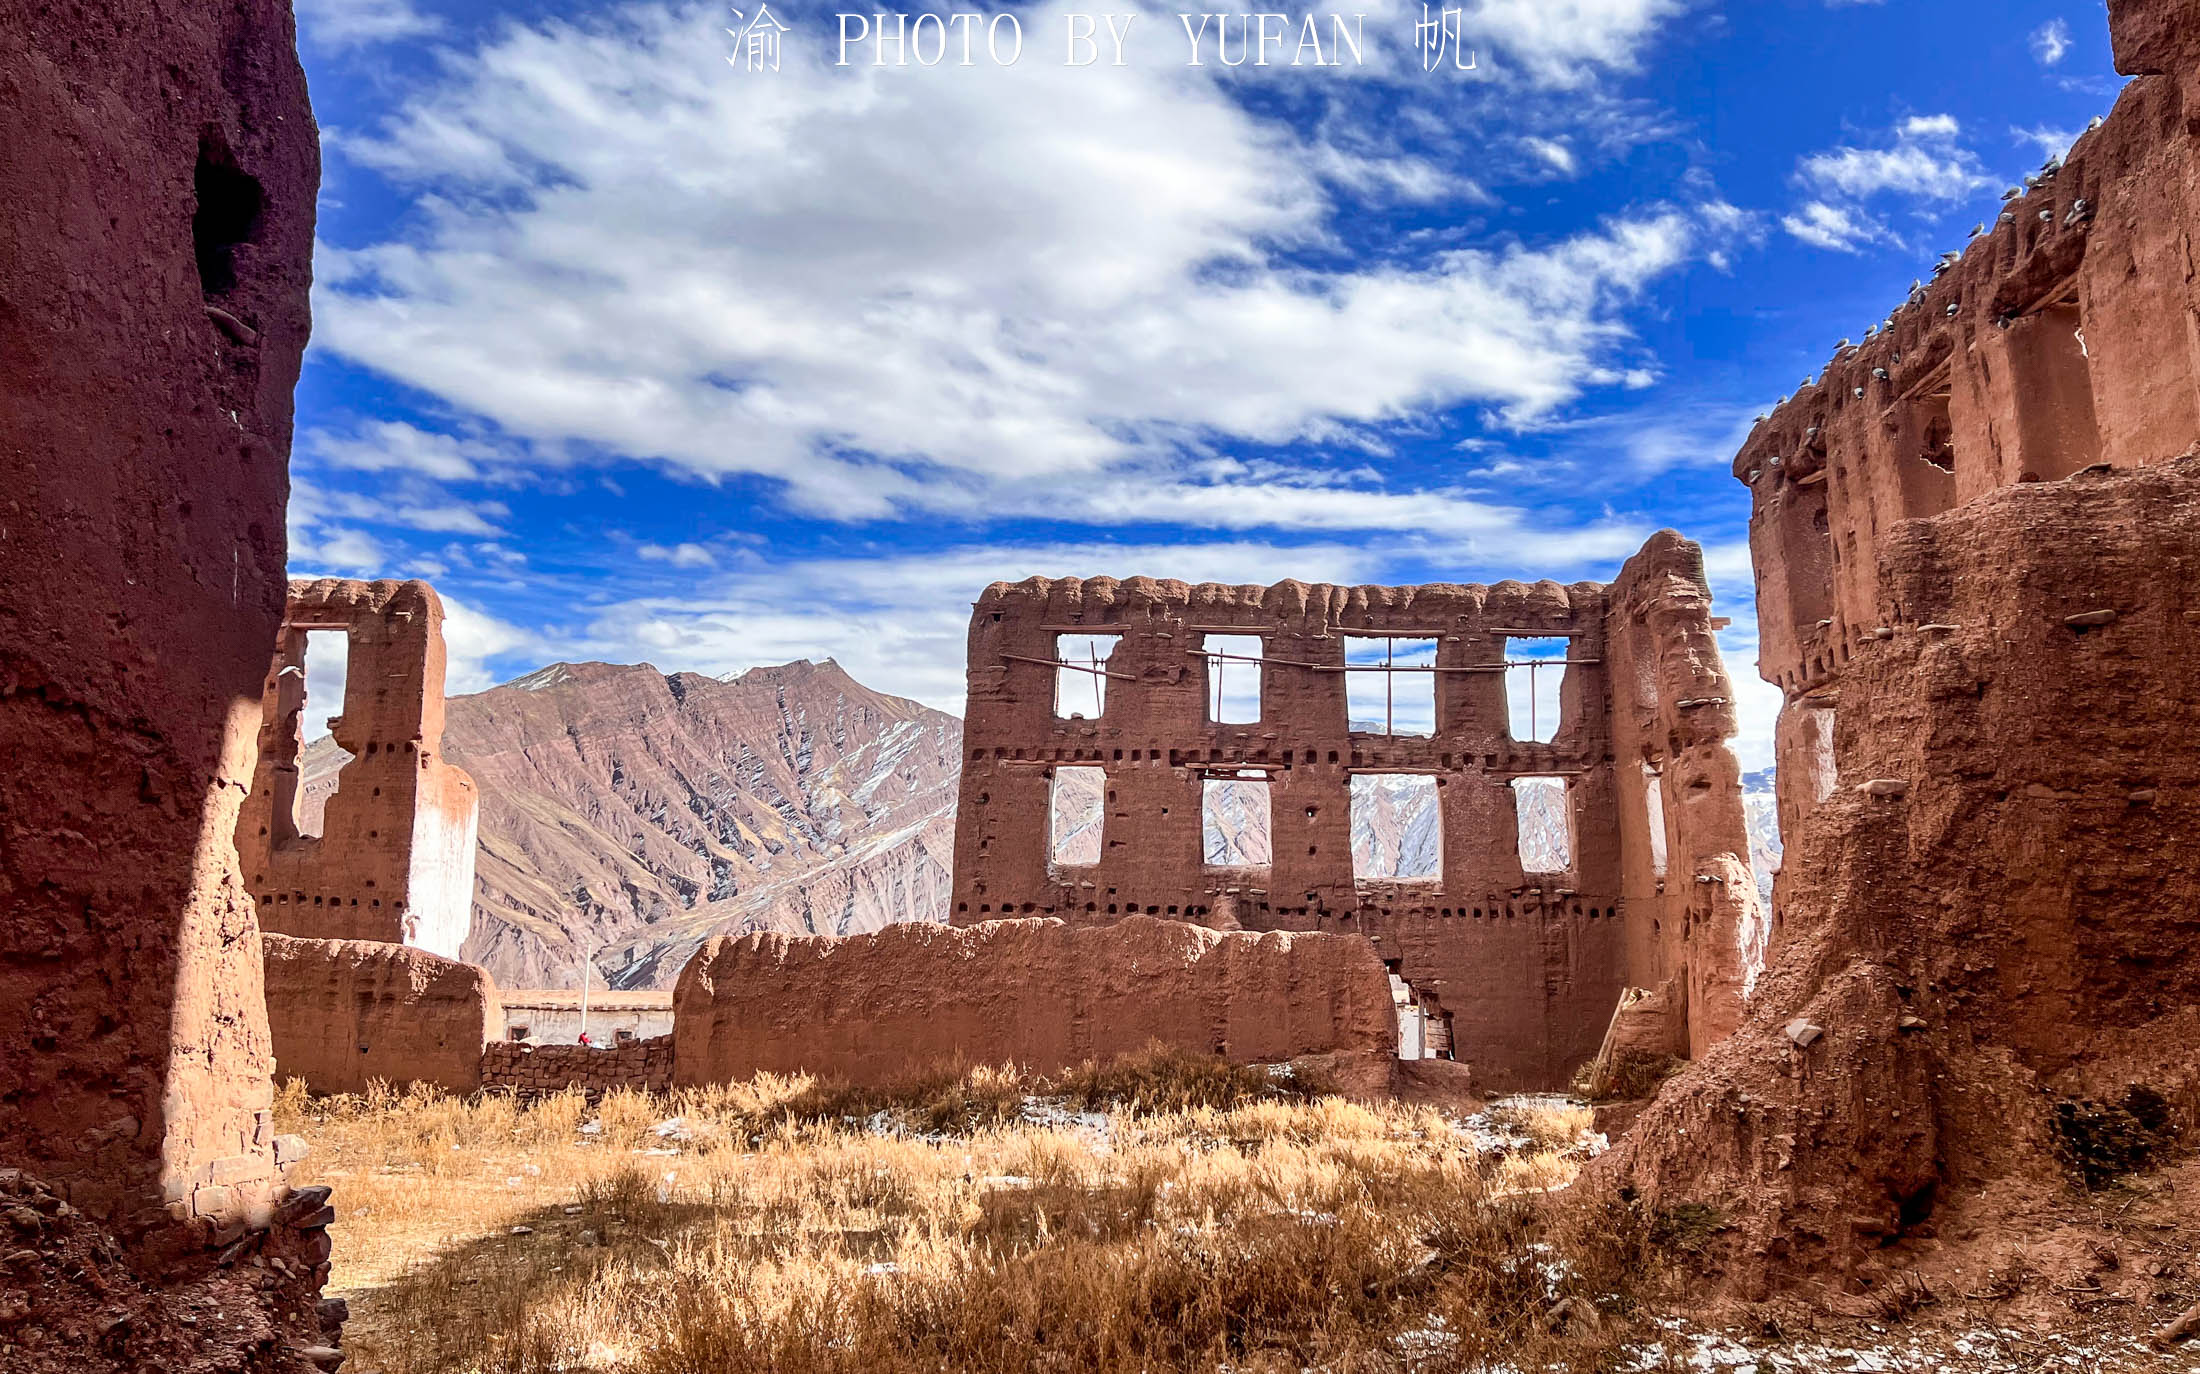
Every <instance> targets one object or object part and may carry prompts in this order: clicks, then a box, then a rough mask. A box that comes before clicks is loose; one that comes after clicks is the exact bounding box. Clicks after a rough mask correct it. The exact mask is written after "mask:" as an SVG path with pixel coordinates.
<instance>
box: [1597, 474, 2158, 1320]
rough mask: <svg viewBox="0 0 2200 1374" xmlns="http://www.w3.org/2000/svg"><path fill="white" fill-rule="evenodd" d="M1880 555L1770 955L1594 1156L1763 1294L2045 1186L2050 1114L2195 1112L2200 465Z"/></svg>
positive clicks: (2024, 503)
mask: <svg viewBox="0 0 2200 1374" xmlns="http://www.w3.org/2000/svg"><path fill="white" fill-rule="evenodd" d="M1880 572H1881V579H1882V587H1881V591H1880V601H1879V604H1878V606H1877V608H1876V613H1875V618H1876V620H1877V621H1878V622H1879V623H1880V624H1882V625H1884V626H1885V627H1886V629H1887V631H1888V633H1887V635H1886V636H1885V637H1884V638H1880V637H1874V638H1872V639H1871V640H1870V641H1868V642H1867V643H1864V644H1861V645H1859V646H1858V650H1857V652H1856V654H1855V655H1854V656H1853V657H1852V659H1851V661H1850V663H1849V665H1848V669H1847V671H1848V675H1849V681H1848V684H1847V686H1846V687H1845V689H1844V698H1843V709H1842V713H1841V718H1840V721H1839V723H1838V727H1837V735H1836V741H1835V748H1836V752H1837V754H1838V757H1839V761H1840V765H1841V769H1842V773H1843V776H1844V782H1843V784H1842V786H1841V787H1840V789H1839V790H1838V791H1836V792H1835V793H1833V794H1832V795H1830V796H1829V797H1827V798H1826V799H1825V800H1824V801H1823V802H1821V803H1819V805H1818V807H1817V808H1816V810H1815V811H1814V812H1813V814H1812V816H1811V818H1810V820H1809V822H1808V823H1807V824H1806V825H1805V826H1804V827H1803V830H1802V833H1801V834H1800V835H1799V836H1797V837H1795V839H1794V841H1793V843H1791V846H1790V849H1789V856H1790V857H1789V861H1788V863H1789V867H1788V873H1789V884H1788V886H1787V888H1786V889H1785V891H1786V897H1785V900H1786V901H1787V902H1788V903H1789V906H1788V909H1787V912H1786V921H1785V929H1784V934H1783V940H1782V946H1781V949H1780V951H1779V957H1778V959H1777V961H1776V962H1775V964H1774V965H1773V966H1772V967H1771V968H1770V969H1769V970H1768V972H1767V973H1766V975H1765V979H1764V982H1763V985H1762V986H1761V987H1760V989H1759V991H1758V994H1757V996H1756V998H1755V1000H1754V1002H1753V1003H1752V1008H1751V1013H1750V1016H1749V1018H1748V1020H1747V1022H1746V1023H1745V1025H1744V1026H1743V1028H1742V1030H1741V1031H1740V1032H1738V1033H1737V1034H1736V1035H1735V1036H1734V1037H1732V1038H1731V1039H1730V1040H1729V1041H1727V1042H1726V1043H1725V1044H1723V1045H1721V1046H1720V1047H1718V1048H1717V1049H1715V1050H1714V1051H1713V1052H1712V1053H1711V1054H1710V1055H1709V1056H1708V1057H1707V1058H1706V1059H1705V1060H1704V1062H1702V1063H1700V1064H1698V1065H1696V1066H1695V1067H1694V1068H1693V1069H1692V1070H1691V1071H1690V1072H1689V1073H1688V1074H1687V1075H1686V1076H1684V1077H1683V1078H1681V1079H1678V1080H1676V1081H1674V1082H1673V1083H1671V1084H1669V1085H1668V1086H1667V1088H1666V1089H1665V1091H1664V1092H1663V1093H1662V1094H1661V1095H1660V1097H1659V1098H1658V1100H1657V1101H1656V1102H1655V1103H1654V1104H1653V1105H1652V1107H1651V1108H1650V1109H1649V1111H1648V1112H1647V1113H1646V1114H1645V1115H1644V1116H1643V1117H1642V1118H1641V1119H1640V1120H1639V1121H1638V1122H1637V1124H1636V1125H1635V1126H1634V1128H1633V1129H1632V1130H1631V1131H1630V1133H1629V1135H1628V1136H1627V1138H1626V1140H1625V1141H1624V1142H1623V1143H1622V1145H1621V1146H1620V1148H1619V1149H1618V1150H1617V1151H1616V1152H1615V1154H1614V1155H1613V1156H1610V1157H1608V1158H1607V1160H1605V1161H1602V1162H1600V1165H1599V1168H1600V1169H1601V1170H1602V1171H1603V1176H1604V1177H1605V1178H1606V1179H1607V1180H1608V1181H1610V1182H1613V1183H1625V1184H1626V1185H1628V1186H1630V1187H1632V1188H1634V1189H1636V1190H1637V1191H1638V1192H1639V1193H1640V1194H1642V1195H1643V1196H1645V1197H1647V1198H1648V1199H1650V1200H1651V1201H1652V1203H1653V1204H1655V1205H1658V1206H1672V1205H1676V1204H1679V1203H1683V1202H1689V1203H1697V1204H1702V1205H1705V1206H1709V1207H1712V1208H1714V1209H1716V1211H1717V1212H1718V1214H1719V1215H1720V1216H1721V1217H1723V1218H1724V1219H1725V1220H1726V1222H1727V1223H1728V1225H1729V1226H1730V1227H1731V1230H1730V1231H1729V1232H1728V1233H1727V1234H1726V1237H1725V1239H1724V1242H1723V1244H1722V1247H1721V1254H1722V1255H1723V1257H1724V1258H1725V1259H1726V1261H1727V1262H1728V1264H1729V1265H1730V1267H1729V1269H1728V1271H1727V1273H1728V1276H1729V1278H1730V1280H1731V1281H1733V1282H1735V1283H1737V1284H1739V1285H1742V1286H1744V1287H1749V1288H1760V1289H1761V1288H1762V1287H1764V1286H1765V1285H1766V1284H1767V1283H1768V1282H1771V1281H1774V1280H1776V1279H1778V1278H1780V1277H1782V1276H1786V1275H1790V1274H1793V1273H1795V1272H1796V1271H1798V1270H1800V1271H1804V1272H1816V1271H1826V1272H1830V1273H1833V1274H1836V1275H1839V1276H1840V1277H1842V1278H1843V1279H1844V1280H1846V1281H1848V1282H1849V1283H1850V1284H1851V1286H1852V1287H1857V1286H1868V1285H1871V1284H1874V1283H1876V1282H1878V1281H1881V1280H1884V1279H1886V1278H1887V1277H1889V1275H1890V1273H1891V1270H1892V1267H1893V1266H1894V1265H1895V1264H1896V1263H1899V1262H1903V1261H1900V1260H1897V1259H1896V1258H1894V1254H1895V1253H1896V1252H1890V1251H1888V1250H1887V1249H1886V1247H1888V1246H1889V1245H1890V1244H1891V1243H1893V1242H1896V1241H1902V1240H1917V1241H1921V1242H1922V1241H1924V1240H1925V1239H1926V1238H1928V1237H1930V1236H1932V1235H1934V1234H1935V1233H1936V1232H1937V1233H1938V1234H1941V1235H1944V1236H1961V1235H1964V1234H1966V1233H1969V1234H1977V1232H1978V1230H1979V1229H1980V1228H1981V1227H1982V1226H1983V1227H1985V1228H1986V1229H1989V1230H1991V1229H1994V1228H1995V1227H1996V1225H1997V1223H1995V1222H1994V1221H1993V1220H1991V1214H1992V1212H1993V1209H1997V1208H1998V1209H2003V1210H2007V1211H2014V1212H2017V1213H2024V1214H2030V1213H2034V1212H2037V1211H2039V1210H2041V1209H2042V1208H2045V1207H2049V1206H2051V1205H2052V1203H2053V1201H2054V1200H2055V1198H2056V1197H2057V1196H2058V1195H2059V1194H2061V1193H2062V1191H2063V1189H2064V1188H2065V1186H2066V1180H2067V1179H2068V1178H2069V1177H2070V1175H2069V1174H2068V1173H2067V1172H2066V1170H2067V1161H2068V1160H2069V1158H2070V1154H2069V1150H2070V1148H2071V1142H2070V1140H2069V1139H2068V1138H2066V1137H2062V1136H2059V1135H2058V1132H2057V1129H2056V1126H2055V1120H2056V1115H2055V1114H2056V1111H2057V1107H2058V1104H2064V1105H2065V1106H2068V1105H2069V1104H2076V1103H2081V1102H2084V1101H2087V1100H2095V1101H2107V1102H2115V1101H2117V1100H2119V1097H2120V1095H2122V1094H2126V1093H2128V1092H2129V1091H2130V1090H2131V1089H2132V1088H2133V1087H2134V1085H2136V1086H2138V1087H2140V1088H2142V1089H2144V1090H2146V1091H2147V1092H2148V1093H2149V1094H2153V1095H2155V1096H2157V1097H2158V1098H2159V1099H2160V1100H2161V1101H2162V1102H2164V1103H2166V1104H2167V1105H2168V1109H2169V1113H2170V1119H2171V1120H2173V1121H2175V1122H2177V1123H2180V1124H2181V1126H2182V1128H2183V1129H2185V1130H2187V1131H2190V1130H2192V1129H2194V1128H2195V1127H2196V1126H2200V1051H2195V1049H2194V1046H2193V1041H2192V1039H2191V1034H2190V1032H2191V1018H2192V1009H2193V1008H2194V1006H2195V1005H2200V964H2196V963H2195V962H2194V961H2193V960H2191V959H2190V958H2186V957H2182V952H2183V951H2187V950H2190V949H2191V948H2193V946H2194V943H2195V941H2196V940H2200V915H2196V914H2195V913H2196V912H2200V746H2196V741H2200V698H2196V697H2195V696H2194V694H2193V693H2192V691H2191V688H2190V679H2191V674H2192V671H2193V665H2194V664H2195V663H2196V662H2200V614H2196V613H2195V611H2194V610H2192V609H2191V608H2193V607H2195V606H2200V460H2186V461H2182V462H2179V463H2175V464H2171V465H2168V466H2157V467H2146V468H2141V469H2138V470H2135V471H2133V472H2131V473H2128V474H2119V473H2112V472H2108V471H2101V472H2097V473H2091V474H2084V475H2081V476H2079V477H2076V478H2074V479H2072V480H2071V481H2068V482H2063V483H2056V484H2052V485H2042V484H2030V485H2021V486H2017V487H2013V488H2009V489H2005V490H2003V491H2000V492H1996V493H1993V494H1991V495H1988V496H1985V497H1982V498H1980V499H1979V500H1977V501H1974V502H1971V503H1969V504H1967V505H1964V506H1961V507H1958V508H1957V509H1956V510H1954V511H1951V512H1949V513H1947V514H1945V515H1941V516H1938V517H1935V518H1933V519H1930V520H1921V521H1912V522H1908V523H1906V524H1904V525H1902V526H1901V527H1899V528H1898V529H1896V530H1894V531H1892V532H1891V533H1890V535H1889V537H1888V540H1887V543H1886V547H1885V548H1884V550H1883V552H1882V555H1881V560H1880ZM2077 1028H2082V1032H2083V1033H2078V1030H2077ZM1989 1185H1991V1190H1989ZM1909 1262H1914V1259H1912V1260H1910V1261H1909Z"/></svg>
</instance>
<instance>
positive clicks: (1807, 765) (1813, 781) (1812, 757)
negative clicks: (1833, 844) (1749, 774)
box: [1795, 704, 1840, 806]
mask: <svg viewBox="0 0 2200 1374" xmlns="http://www.w3.org/2000/svg"><path fill="white" fill-rule="evenodd" d="M1833 711H1834V708H1833V707H1831V706H1814V705H1809V704H1806V705H1804V706H1803V708H1802V714H1801V715H1800V716H1798V717H1797V719H1796V727H1795V729H1796V743H1797V747H1796V750H1795V753H1796V756H1797V757H1798V758H1799V759H1800V760H1801V762H1802V765H1803V795H1804V796H1807V797H1809V798H1810V800H1811V804H1812V805H1813V806H1815V805H1817V804H1818V803H1819V802H1822V801H1824V800H1825V799H1826V798H1828V797H1830V796H1832V795H1833V789H1834V788H1835V787H1837V786H1839V785H1840V778H1839V777H1838V776H1837V774H1836V770H1835V768H1834V765H1833Z"/></svg>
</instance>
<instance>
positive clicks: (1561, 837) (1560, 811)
mask: <svg viewBox="0 0 2200 1374" xmlns="http://www.w3.org/2000/svg"><path fill="white" fill-rule="evenodd" d="M1512 789H1513V810H1514V812H1515V814H1517V815H1518V816H1519V818H1520V826H1519V830H1520V867H1521V869H1522V871H1524V872H1527V873H1564V872H1566V871H1567V870H1568V869H1570V868H1572V867H1573V866H1574V809H1573V801H1572V799H1571V798H1570V797H1569V796H1568V795H1567V789H1566V780H1565V779H1564V778H1514V779H1513V783H1512Z"/></svg>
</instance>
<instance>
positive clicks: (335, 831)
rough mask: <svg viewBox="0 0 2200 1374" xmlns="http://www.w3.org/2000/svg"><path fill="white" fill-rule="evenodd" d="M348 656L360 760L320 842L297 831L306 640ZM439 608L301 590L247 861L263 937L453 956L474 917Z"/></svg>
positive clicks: (307, 584)
mask: <svg viewBox="0 0 2200 1374" xmlns="http://www.w3.org/2000/svg"><path fill="white" fill-rule="evenodd" d="M315 630H340V631H342V632H344V634H345V635H346V636H347V638H348V640H349V644H350V651H349V662H348V668H347V672H346V675H345V681H344V704H343V713H342V714H341V715H337V716H333V717H331V718H330V719H329V733H330V734H331V735H332V736H334V737H335V740H336V743H337V744H339V745H341V746H342V747H343V749H344V751H345V752H346V753H348V754H350V755H351V759H350V761H349V762H347V763H346V764H344V766H343V769H342V771H341V772H339V773H338V774H337V790H336V792H335V794H334V795H332V796H330V797H329V798H328V801H327V804H326V806H325V808H324V810H323V813H322V830H321V833H320V834H319V835H317V836H315V835H304V834H301V833H299V828H298V794H299V781H300V779H299V753H300V751H301V749H302V748H303V747H304V745H305V743H306V741H305V739H304V738H303V734H304V731H303V721H304V718H305V704H306V693H307V691H308V690H309V684H308V677H307V673H308V670H309V668H310V665H309V664H308V663H307V662H306V637H307V635H308V634H309V633H311V632H312V631H315ZM443 671H444V648H443V603H442V600H441V599H440V598H438V597H437V596H436V594H435V589H434V588H432V587H430V586H429V585H428V584H427V583H425V582H353V581H347V580H344V579H340V578H323V579H320V580H317V581H299V582H293V583H291V584H290V588H289V601H288V606H287V609H286V611H285V614H284V619H283V626H282V634H281V638H280V640H279V641H278V643H277V649H276V652H275V655H274V661H273V663H272V664H271V665H270V666H269V668H268V669H267V677H266V682H265V684H264V687H263V691H262V695H261V718H260V730H259V742H260V753H259V765H258V767H257V769H256V770H255V771H254V773H253V778H252V794H251V796H250V798H249V799H248V800H247V801H246V802H245V805H244V810H243V814H242V815H241V817H240V818H239V821H238V826H237V849H238V852H239V853H240V855H241V856H242V857H243V860H244V865H245V873H246V876H247V878H248V879H249V881H250V882H251V885H252V891H253V893H254V894H255V895H256V897H257V900H258V903H259V914H260V925H261V928H262V929H265V930H278V931H282V932H283V933H285V934H288V935H298V936H304V937H309V938H313V939H331V940H380V941H386V942H388V943H391V944H407V945H413V946H416V947H418V948H421V949H425V950H429V951H431V952H433V953H436V954H441V955H445V956H447V957H452V958H455V957H457V955H458V950H459V946H460V945H461V944H462V943H464V941H465V939H466V932H467V929H468V927H469V926H470V925H471V923H472V919H473V891H474V841H475V829H476V826H477V824H478V820H479V811H480V798H479V796H478V795H477V794H476V793H475V791H474V783H473V779H472V778H469V777H468V776H467V775H466V773H465V771H464V770H463V769H459V768H456V767H453V766H452V765H450V764H448V763H445V762H444V761H443V757H442V750H443Z"/></svg>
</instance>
